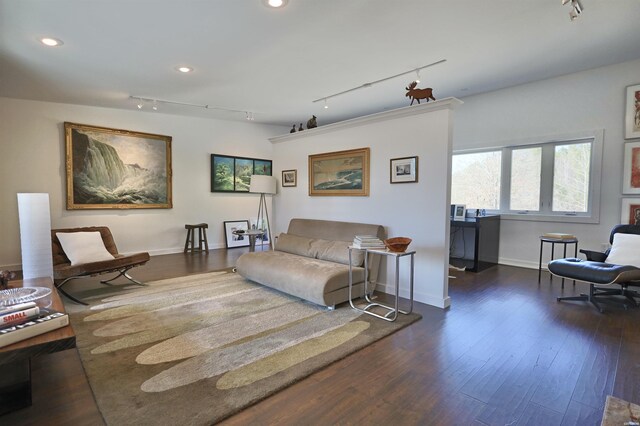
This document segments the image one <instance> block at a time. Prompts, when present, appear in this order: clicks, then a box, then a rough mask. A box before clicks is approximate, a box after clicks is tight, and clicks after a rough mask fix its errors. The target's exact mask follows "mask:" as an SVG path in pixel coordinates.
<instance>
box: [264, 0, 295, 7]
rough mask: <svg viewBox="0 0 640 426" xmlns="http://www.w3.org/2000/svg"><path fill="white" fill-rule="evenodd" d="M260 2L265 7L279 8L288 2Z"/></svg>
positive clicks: (273, 0)
mask: <svg viewBox="0 0 640 426" xmlns="http://www.w3.org/2000/svg"><path fill="white" fill-rule="evenodd" d="M262 2H263V3H264V5H265V6H267V7H273V8H280V7H285V6H286V5H287V3H289V0H262Z"/></svg>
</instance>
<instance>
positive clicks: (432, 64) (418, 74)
mask: <svg viewBox="0 0 640 426" xmlns="http://www.w3.org/2000/svg"><path fill="white" fill-rule="evenodd" d="M575 1H577V0H575ZM444 62H447V60H446V59H440V60H439V61H436V62H433V63H431V64H429V65H425V66H422V67H418V68H414V69H411V70H409V71H405V72H401V73H399V74H395V75H392V76H389V77H385V78H381V79H380V80H376V81H372V82H369V83H364V84H362V85H360V86H357V87H354V88H352V89H349V90H344V91H342V92H338V93H334V94H333V95H329V96H323V97H321V98H319V99H316V100H315V101H312V102H313V103H315V102H320V101H324V105H325V106H324V107H325V108H328V106H327V99H330V98H335V97H336V96H340V95H344V94H346V93H350V92H353V91H355V90H358V89H363V88H365V87H371V86H373V85H374V84H378V83H382V82H383V81H387V80H391V79H392V78H396V77H400V76H403V75H406V74H412V73H414V72H415V73H416V74H417V77H418V79H417V80H416V81H417V82H420V70H422V69H425V68H429V67H432V66H434V65H438V64H442V63H444Z"/></svg>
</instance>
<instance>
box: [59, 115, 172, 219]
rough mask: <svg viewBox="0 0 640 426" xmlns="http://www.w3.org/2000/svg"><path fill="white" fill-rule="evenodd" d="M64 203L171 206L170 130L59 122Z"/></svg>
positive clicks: (102, 206)
mask: <svg viewBox="0 0 640 426" xmlns="http://www.w3.org/2000/svg"><path fill="white" fill-rule="evenodd" d="M64 131H65V141H66V171H67V209H68V210H78V209H170V208H172V206H173V205H172V197H171V136H164V135H155V134H151V133H142V132H133V131H129V130H119V129H110V128H107V127H96V126H89V125H85V124H76V123H64Z"/></svg>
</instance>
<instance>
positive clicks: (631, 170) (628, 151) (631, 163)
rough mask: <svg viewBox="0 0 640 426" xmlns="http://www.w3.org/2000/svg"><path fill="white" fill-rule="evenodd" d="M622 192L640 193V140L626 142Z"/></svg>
mask: <svg viewBox="0 0 640 426" xmlns="http://www.w3.org/2000/svg"><path fill="white" fill-rule="evenodd" d="M622 193H623V194H640V141H638V142H626V143H625V144H624V167H623V169H622Z"/></svg>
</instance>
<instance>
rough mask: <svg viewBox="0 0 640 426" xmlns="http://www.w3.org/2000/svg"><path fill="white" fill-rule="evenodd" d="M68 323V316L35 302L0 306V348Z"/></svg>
mask: <svg viewBox="0 0 640 426" xmlns="http://www.w3.org/2000/svg"><path fill="white" fill-rule="evenodd" d="M68 324H69V316H68V315H67V314H63V313H61V312H56V311H52V310H49V309H43V308H39V307H38V306H37V305H36V303H35V302H27V303H18V304H15V305H10V306H4V307H0V348H2V347H4V346H8V345H10V344H12V343H16V342H19V341H21V340H25V339H28V338H30V337H33V336H37V335H39V334H43V333H46V332H48V331H51V330H55V329H57V328H61V327H64V326H66V325H68Z"/></svg>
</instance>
